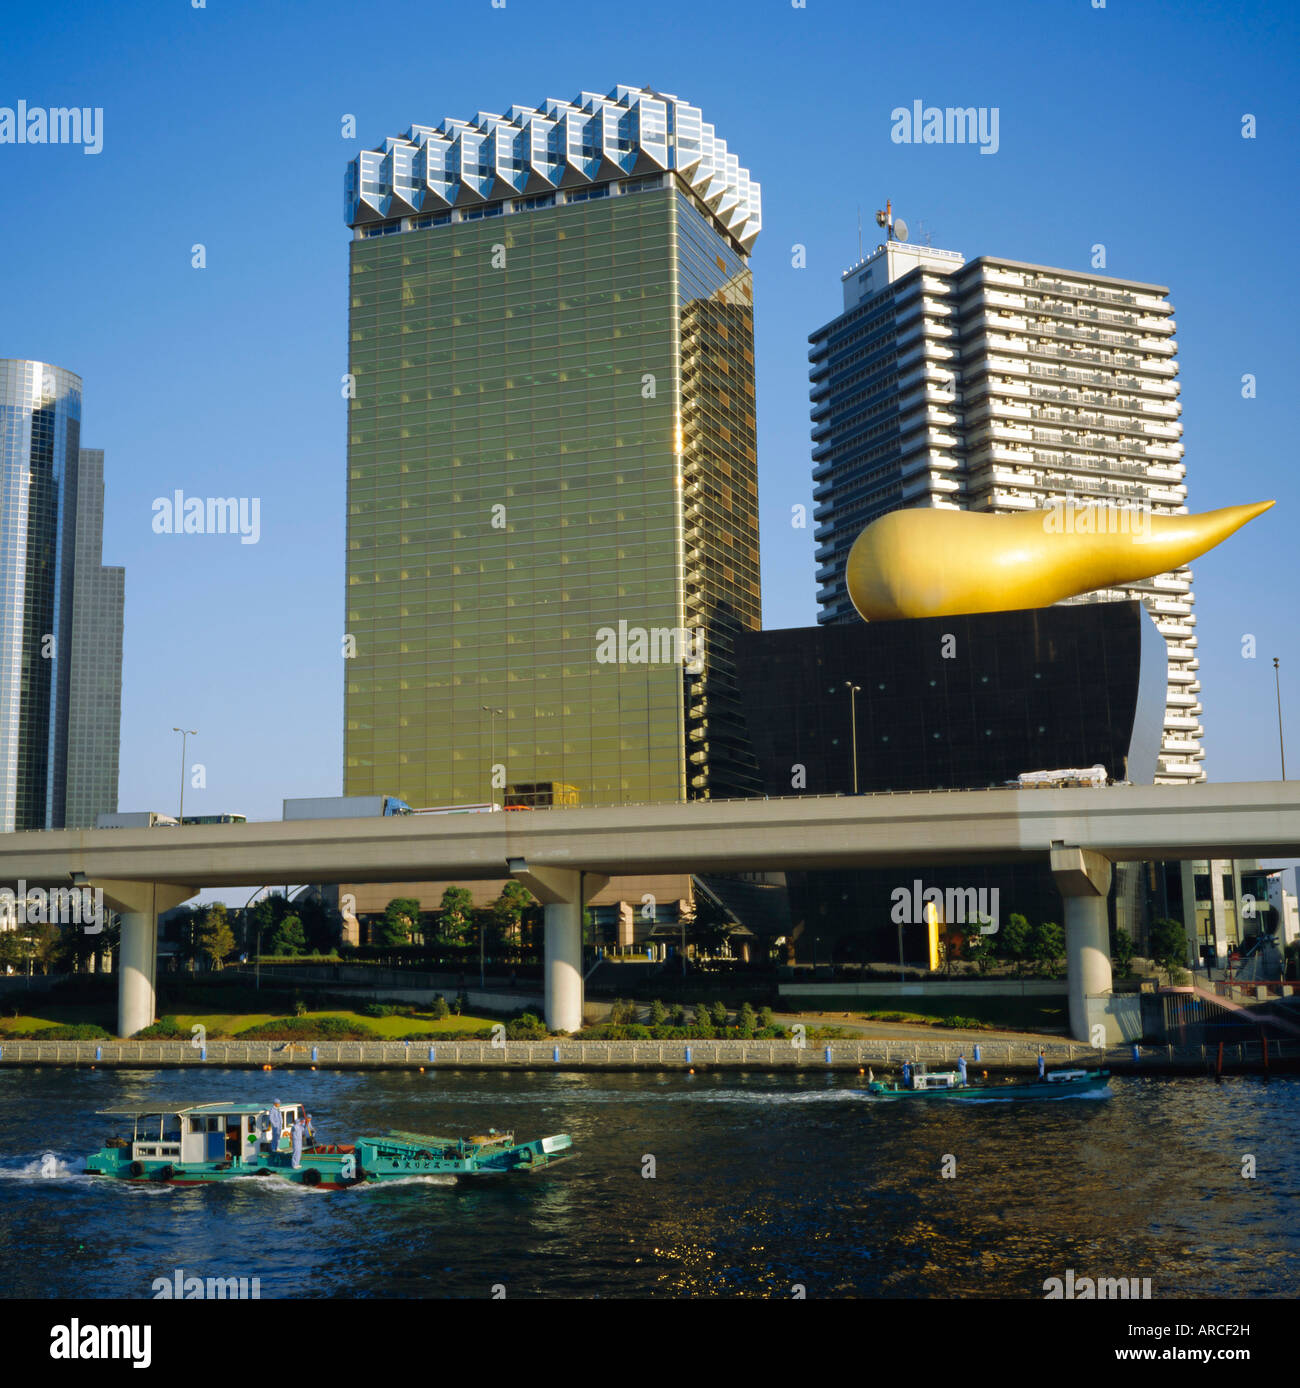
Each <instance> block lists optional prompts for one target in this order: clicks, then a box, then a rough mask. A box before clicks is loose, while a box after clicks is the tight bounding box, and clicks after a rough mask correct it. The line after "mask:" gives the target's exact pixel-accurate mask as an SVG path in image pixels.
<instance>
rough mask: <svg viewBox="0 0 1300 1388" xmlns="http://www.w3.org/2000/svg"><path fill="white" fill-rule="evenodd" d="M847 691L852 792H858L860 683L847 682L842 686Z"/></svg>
mask: <svg viewBox="0 0 1300 1388" xmlns="http://www.w3.org/2000/svg"><path fill="white" fill-rule="evenodd" d="M844 687H845V688H846V689H847V690H848V691H849V725H850V728H851V730H852V731H851V733H850V737H851V739H852V742H853V793H854V795H856V794H857V793H858V695H859V694H861V693H862V686H861V685H860V684H853V683H849V684H846V685H845V686H844Z"/></svg>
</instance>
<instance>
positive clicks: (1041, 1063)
mask: <svg viewBox="0 0 1300 1388" xmlns="http://www.w3.org/2000/svg"><path fill="white" fill-rule="evenodd" d="M1046 1073H1047V1058H1046V1056H1044V1055H1043V1052H1042V1050H1041V1048H1040V1050H1039V1052H1038V1078H1039V1079H1040V1080H1041V1079H1042V1078H1043V1076H1044V1075H1045V1074H1046Z"/></svg>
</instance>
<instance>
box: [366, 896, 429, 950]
mask: <svg viewBox="0 0 1300 1388" xmlns="http://www.w3.org/2000/svg"><path fill="white" fill-rule="evenodd" d="M419 924H420V903H419V902H418V901H417V900H416V899H415V898H414V897H413V896H395V897H394V898H393V899H392V900H391V901H390V902H389V903H388V905H387V906H385V907H384V914H383V915H382V916H381V917H380V918H379V919H378V920H377V921H376V922H375V923H374V925H373V926H372V927H371V940H372V942H373V943H374V944H376V945H409V944H410V943H411V936H412V934H413V933H414V932H415V931H416V930H417V929H418V928H419Z"/></svg>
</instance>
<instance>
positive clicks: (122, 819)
mask: <svg viewBox="0 0 1300 1388" xmlns="http://www.w3.org/2000/svg"><path fill="white" fill-rule="evenodd" d="M179 822H180V821H179V820H178V819H177V818H176V816H175V815H171V814H160V813H159V812H158V811H157V810H138V811H131V812H129V813H126V814H117V813H113V814H97V815H96V816H95V828H96V829H152V828H154V827H155V826H156V825H159V824H178V823H179Z"/></svg>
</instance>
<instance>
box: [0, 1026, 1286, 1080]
mask: <svg viewBox="0 0 1300 1388" xmlns="http://www.w3.org/2000/svg"><path fill="white" fill-rule="evenodd" d="M1040 1044H1041V1047H1042V1050H1043V1053H1044V1056H1045V1058H1046V1061H1047V1064H1048V1065H1049V1066H1050V1067H1053V1068H1059V1067H1061V1066H1066V1065H1069V1066H1079V1067H1083V1066H1087V1067H1096V1066H1098V1065H1105V1066H1107V1067H1108V1068H1109V1069H1111V1070H1112V1071H1114V1072H1115V1073H1116V1074H1196V1075H1204V1074H1206V1073H1208V1072H1210V1071H1212V1070H1213V1069H1214V1066H1215V1063H1216V1059H1217V1047H1215V1046H1181V1047H1180V1046H1141V1047H1139V1048H1138V1051H1137V1055H1136V1058H1135V1056H1134V1051H1133V1048H1132V1047H1131V1046H1122V1047H1112V1048H1110V1049H1109V1050H1106V1051H1098V1050H1094V1049H1091V1048H1089V1047H1087V1046H1084V1045H1082V1044H1080V1043H1078V1042H1069V1041H1063V1040H1046V1041H1042V1042H1041V1043H1040V1042H1039V1041H1037V1040H1033V1041H1009V1040H991V1041H979V1040H978V1039H977V1038H975V1037H974V1036H971V1037H969V1038H966V1039H958V1038H954V1037H953V1034H952V1033H948V1034H947V1035H946V1036H945V1037H943V1038H942V1039H939V1038H934V1039H931V1038H906V1039H884V1038H866V1037H855V1038H852V1039H849V1038H840V1039H837V1040H833V1041H812V1040H809V1041H808V1042H807V1044H806V1045H802V1046H799V1045H795V1044H792V1042H791V1041H790V1040H784V1041H740V1040H726V1041H573V1040H567V1039H564V1038H552V1039H548V1040H546V1041H502V1042H500V1043H499V1044H496V1045H494V1044H492V1042H490V1041H435V1042H429V1041H411V1042H403V1041H318V1042H311V1041H293V1042H287V1041H284V1042H281V1041H209V1042H208V1044H207V1045H206V1047H203V1048H196V1047H194V1046H192V1045H190V1044H188V1043H187V1042H184V1041H8V1040H5V1041H0V1068H5V1067H10V1066H15V1067H16V1066H23V1067H39V1066H47V1065H59V1066H80V1067H83V1068H86V1067H91V1066H98V1067H103V1068H114V1069H116V1068H127V1069H150V1070H152V1069H158V1068H178V1069H191V1068H200V1067H205V1066H206V1067H212V1068H216V1069H246V1070H263V1069H267V1068H270V1069H275V1070H281V1069H308V1070H309V1069H312V1068H313V1067H314V1068H316V1069H321V1070H369V1069H394V1070H398V1069H411V1070H416V1069H424V1070H433V1069H445V1070H643V1071H664V1070H669V1071H671V1070H679V1071H687V1070H692V1069H693V1070H696V1071H702V1070H715V1069H716V1070H724V1069H725V1070H770V1071H787V1070H798V1071H838V1072H848V1073H856V1072H857V1071H858V1070H864V1071H865V1070H866V1069H869V1068H870V1069H874V1070H876V1071H878V1072H880V1073H882V1074H884V1073H889V1072H890V1071H896V1070H898V1069H899V1068H900V1067H901V1066H902V1064H903V1062H904V1061H909V1062H911V1063H912V1064H913V1065H916V1064H920V1063H924V1064H926V1065H929V1066H930V1067H931V1068H950V1067H953V1066H955V1065H956V1063H957V1057H958V1056H959V1055H965V1057H966V1060H967V1064H968V1066H969V1069H970V1072H971V1074H972V1077H974V1076H978V1075H979V1074H980V1073H981V1072H982V1071H988V1073H989V1074H990V1075H995V1074H1011V1073H1024V1072H1031V1071H1033V1070H1034V1069H1035V1068H1036V1067H1037V1063H1038V1051H1039V1046H1040ZM976 1046H978V1047H979V1057H978V1059H977V1058H976V1054H975V1048H976ZM1267 1062H1268V1067H1269V1070H1270V1071H1272V1072H1277V1073H1295V1072H1300V1042H1283V1043H1271V1044H1270V1045H1269V1047H1268V1058H1267ZM1263 1066H1264V1052H1263V1048H1262V1047H1261V1045H1260V1044H1259V1043H1258V1042H1248V1043H1244V1044H1242V1045H1238V1044H1236V1043H1233V1044H1231V1045H1228V1046H1225V1048H1224V1055H1223V1073H1225V1074H1239V1073H1253V1074H1258V1073H1260V1072H1261V1070H1262V1069H1263Z"/></svg>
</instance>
